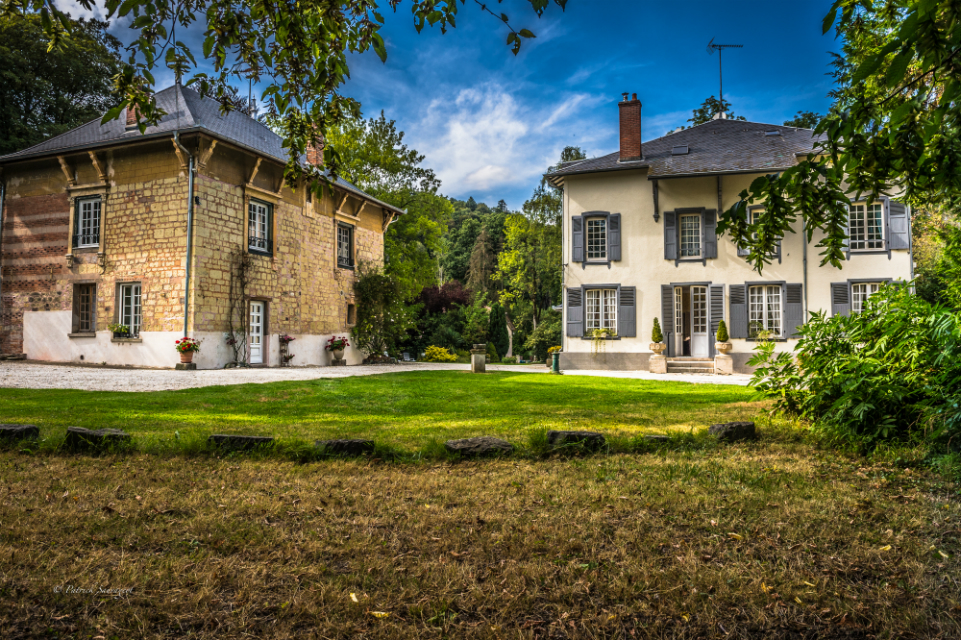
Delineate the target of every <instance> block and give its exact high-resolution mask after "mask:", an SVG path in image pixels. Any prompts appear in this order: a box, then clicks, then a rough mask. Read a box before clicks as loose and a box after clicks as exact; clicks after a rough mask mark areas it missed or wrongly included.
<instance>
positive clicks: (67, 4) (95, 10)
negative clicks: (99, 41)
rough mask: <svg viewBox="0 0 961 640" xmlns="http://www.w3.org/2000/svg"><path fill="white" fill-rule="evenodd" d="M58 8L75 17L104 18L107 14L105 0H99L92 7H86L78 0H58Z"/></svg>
mask: <svg viewBox="0 0 961 640" xmlns="http://www.w3.org/2000/svg"><path fill="white" fill-rule="evenodd" d="M56 5H57V8H58V9H60V10H61V11H63V12H64V13H66V14H68V15H70V16H71V17H74V18H86V19H88V20H89V19H90V18H96V19H97V20H103V19H104V18H105V17H106V15H107V9H106V7H105V6H104V5H105V3H104V0H99V1H98V2H95V3H94V4H93V7H92V8H90V9H87V8H85V7H84V6H83V5H82V4H80V2H78V1H77V0H57V3H56Z"/></svg>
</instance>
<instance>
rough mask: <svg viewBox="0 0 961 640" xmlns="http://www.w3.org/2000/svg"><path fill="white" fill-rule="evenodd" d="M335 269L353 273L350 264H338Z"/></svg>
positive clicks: (352, 266)
mask: <svg viewBox="0 0 961 640" xmlns="http://www.w3.org/2000/svg"><path fill="white" fill-rule="evenodd" d="M337 268H338V269H343V270H344V271H353V270H354V265H352V264H350V265H347V264H339V265H337Z"/></svg>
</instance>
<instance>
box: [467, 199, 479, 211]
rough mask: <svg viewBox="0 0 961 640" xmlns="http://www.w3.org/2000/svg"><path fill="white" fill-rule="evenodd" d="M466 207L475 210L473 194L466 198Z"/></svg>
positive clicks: (475, 204) (475, 203)
mask: <svg viewBox="0 0 961 640" xmlns="http://www.w3.org/2000/svg"><path fill="white" fill-rule="evenodd" d="M467 208H468V209H470V210H471V211H476V210H477V201H476V200H474V196H471V197H469V198H468V199H467Z"/></svg>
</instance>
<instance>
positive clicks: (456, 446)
mask: <svg viewBox="0 0 961 640" xmlns="http://www.w3.org/2000/svg"><path fill="white" fill-rule="evenodd" d="M444 448H445V449H447V451H448V452H449V453H459V454H460V455H462V456H464V457H466V458H477V457H481V456H492V455H505V454H510V453H513V452H514V445H512V444H511V443H510V442H507V441H506V440H501V439H500V438H493V437H491V436H478V437H476V438H463V439H461V440H448V441H447V442H445V443H444Z"/></svg>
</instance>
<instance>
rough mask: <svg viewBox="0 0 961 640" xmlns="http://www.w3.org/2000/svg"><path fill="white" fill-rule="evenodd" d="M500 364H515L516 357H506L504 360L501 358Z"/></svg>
mask: <svg viewBox="0 0 961 640" xmlns="http://www.w3.org/2000/svg"><path fill="white" fill-rule="evenodd" d="M501 363H502V364H517V356H507V357H505V358H501Z"/></svg>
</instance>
